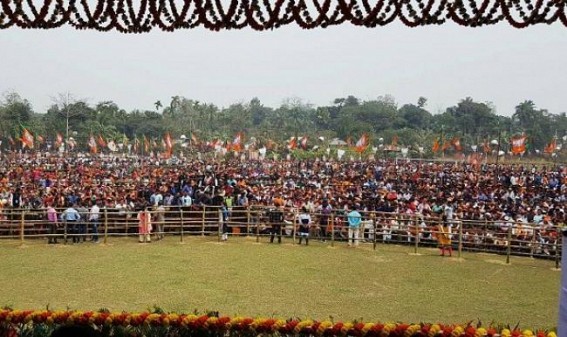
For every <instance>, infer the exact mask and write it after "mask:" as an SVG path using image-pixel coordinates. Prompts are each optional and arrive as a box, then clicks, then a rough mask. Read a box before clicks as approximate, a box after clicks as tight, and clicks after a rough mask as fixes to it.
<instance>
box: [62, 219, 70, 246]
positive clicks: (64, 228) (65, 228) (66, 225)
mask: <svg viewBox="0 0 567 337" xmlns="http://www.w3.org/2000/svg"><path fill="white" fill-rule="evenodd" d="M63 225H64V227H63V244H64V245H66V244H67V229H68V225H69V223H68V222H67V219H63Z"/></svg>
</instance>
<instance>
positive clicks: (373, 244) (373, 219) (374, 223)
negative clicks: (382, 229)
mask: <svg viewBox="0 0 567 337" xmlns="http://www.w3.org/2000/svg"><path fill="white" fill-rule="evenodd" d="M377 223H378V222H377V221H376V212H375V211H372V228H374V235H373V237H372V241H373V242H372V247H373V249H374V250H376V236H377V235H376V224H377Z"/></svg>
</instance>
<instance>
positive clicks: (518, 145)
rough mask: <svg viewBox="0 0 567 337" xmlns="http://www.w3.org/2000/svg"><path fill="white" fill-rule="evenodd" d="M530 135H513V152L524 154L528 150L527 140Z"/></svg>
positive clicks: (511, 142)
mask: <svg viewBox="0 0 567 337" xmlns="http://www.w3.org/2000/svg"><path fill="white" fill-rule="evenodd" d="M527 139H528V137H526V136H525V135H522V136H518V137H513V138H511V139H510V144H512V153H513V154H522V153H524V152H526V140H527Z"/></svg>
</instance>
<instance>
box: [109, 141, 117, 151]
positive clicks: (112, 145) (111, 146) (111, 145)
mask: <svg viewBox="0 0 567 337" xmlns="http://www.w3.org/2000/svg"><path fill="white" fill-rule="evenodd" d="M107 146H108V149H109V150H110V151H112V152H116V151H118V146H117V145H116V143H115V142H114V141H113V140H110V141H109V142H108V144H107Z"/></svg>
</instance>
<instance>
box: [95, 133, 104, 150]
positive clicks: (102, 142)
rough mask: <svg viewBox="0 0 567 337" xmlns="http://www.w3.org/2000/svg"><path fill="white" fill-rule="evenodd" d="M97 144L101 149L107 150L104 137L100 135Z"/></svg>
mask: <svg viewBox="0 0 567 337" xmlns="http://www.w3.org/2000/svg"><path fill="white" fill-rule="evenodd" d="M97 144H98V146H100V147H101V148H105V147H106V141H105V140H104V137H103V136H102V135H98V139H97Z"/></svg>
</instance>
